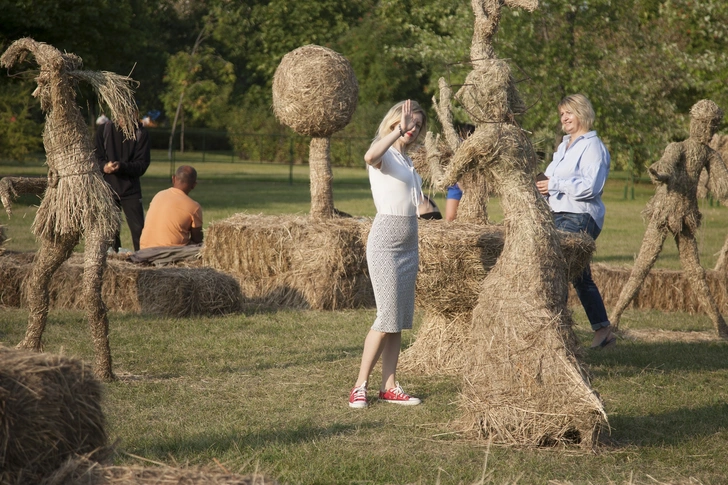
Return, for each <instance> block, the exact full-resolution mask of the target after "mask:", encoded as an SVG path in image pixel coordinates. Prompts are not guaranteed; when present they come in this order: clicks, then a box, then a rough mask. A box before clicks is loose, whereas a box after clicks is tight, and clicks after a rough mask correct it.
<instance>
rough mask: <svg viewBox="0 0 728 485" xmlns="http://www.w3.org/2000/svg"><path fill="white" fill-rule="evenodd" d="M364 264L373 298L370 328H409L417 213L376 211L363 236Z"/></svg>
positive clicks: (415, 265) (392, 330)
mask: <svg viewBox="0 0 728 485" xmlns="http://www.w3.org/2000/svg"><path fill="white" fill-rule="evenodd" d="M367 264H368V266H369V277H370V278H371V280H372V287H373V288H374V299H375V300H376V302H377V319H376V320H375V321H374V325H372V330H376V331H379V332H386V333H397V332H401V331H402V330H404V329H410V328H412V318H413V316H414V311H415V283H416V280H417V270H418V268H419V252H418V247H417V217H416V216H392V215H387V214H377V216H376V217H375V218H374V223H373V224H372V230H371V232H370V233H369V239H368V240H367Z"/></svg>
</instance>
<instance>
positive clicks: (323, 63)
mask: <svg viewBox="0 0 728 485" xmlns="http://www.w3.org/2000/svg"><path fill="white" fill-rule="evenodd" d="M358 96H359V84H358V83H357V81H356V77H355V76H354V70H353V69H352V68H351V64H349V61H347V60H346V59H345V58H344V57H343V56H342V55H340V54H338V53H336V52H334V51H332V50H331V49H327V48H325V47H321V46H317V45H305V46H303V47H299V48H298V49H296V50H294V51H291V52H289V53H288V54H286V55H285V56H283V59H282V60H281V63H280V64H279V65H278V68H277V69H276V72H275V75H274V77H273V113H275V115H276V118H278V120H279V121H280V122H281V123H283V124H285V125H286V126H288V127H290V128H291V129H292V130H293V131H295V132H296V133H298V134H301V135H306V136H312V137H317V138H327V137H329V136H331V135H332V134H334V133H336V132H337V131H339V130H341V129H342V128H344V127H345V126H346V125H347V124H348V123H349V121H351V117H352V115H353V114H354V111H355V110H356V104H357V98H358Z"/></svg>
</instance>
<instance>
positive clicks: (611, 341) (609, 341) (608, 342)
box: [589, 332, 617, 350]
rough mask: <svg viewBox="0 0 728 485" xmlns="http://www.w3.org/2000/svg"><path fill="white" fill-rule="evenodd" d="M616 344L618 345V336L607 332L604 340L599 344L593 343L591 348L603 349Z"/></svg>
mask: <svg viewBox="0 0 728 485" xmlns="http://www.w3.org/2000/svg"><path fill="white" fill-rule="evenodd" d="M615 345H617V336H616V335H614V334H613V333H611V332H610V333H609V334H607V336H606V337H604V340H602V341H601V342H600V343H598V344H597V345H592V346H591V347H589V348H590V349H591V350H602V349H608V348H611V347H614V346H615Z"/></svg>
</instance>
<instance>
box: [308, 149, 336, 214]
mask: <svg viewBox="0 0 728 485" xmlns="http://www.w3.org/2000/svg"><path fill="white" fill-rule="evenodd" d="M330 150H331V140H330V139H329V138H312V139H311V145H310V147H309V159H308V164H309V167H310V170H311V217H313V218H314V219H328V218H331V217H333V216H334V193H333V190H332V188H331V181H332V180H333V175H332V173H331V160H330Z"/></svg>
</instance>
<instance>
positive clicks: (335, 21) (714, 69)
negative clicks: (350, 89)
mask: <svg viewBox="0 0 728 485" xmlns="http://www.w3.org/2000/svg"><path fill="white" fill-rule="evenodd" d="M0 9H2V11H3V28H2V31H1V32H0V44H2V46H4V47H5V46H7V45H8V43H9V42H10V41H12V40H15V39H16V38H18V37H21V36H25V35H30V36H33V37H34V38H36V39H37V40H40V41H44V42H49V43H52V44H53V45H55V46H56V47H58V48H60V49H66V50H68V51H71V52H75V53H77V54H78V55H80V56H81V57H83V59H84V62H85V65H86V67H87V68H89V69H104V70H112V71H116V72H120V73H128V72H129V71H131V69H132V67H134V66H136V67H134V73H133V77H134V78H135V79H138V80H139V81H140V82H141V84H140V87H139V90H138V100H139V102H140V105H141V107H142V110H144V109H152V108H155V107H157V104H161V103H162V102H164V106H165V115H166V117H167V119H171V118H172V117H173V116H174V111H171V112H170V109H171V107H172V104H173V103H171V101H170V99H171V98H173V97H174V95H173V91H174V89H173V86H175V85H177V86H182V85H185V84H184V83H189V86H190V89H191V92H192V94H191V96H192V97H193V98H194V99H196V102H194V103H192V104H191V105H189V109H190V111H189V112H188V117H187V118H188V120H190V121H192V122H194V123H196V124H202V125H205V126H219V125H220V124H221V120H222V119H223V118H225V117H226V116H227V118H228V120H227V125H228V126H229V127H231V128H233V127H234V128H235V129H237V130H238V131H239V130H240V129H241V128H246V129H248V128H249V129H254V128H255V127H258V128H257V129H258V130H272V129H273V128H274V127H276V126H277V125H276V123H275V120H274V119H273V115H272V113H271V111H270V104H271V89H270V88H271V82H272V78H273V73H274V72H275V69H276V67H277V66H278V63H279V62H280V60H281V59H282V57H283V56H284V55H285V54H286V53H288V52H290V51H291V50H293V49H295V48H297V47H300V46H302V45H305V44H318V45H323V46H326V47H330V48H332V49H334V50H336V51H338V52H341V53H342V54H343V55H344V56H345V57H347V58H348V59H349V60H350V62H351V64H352V67H353V68H354V72H355V73H356V76H357V79H358V81H359V85H360V89H359V93H360V99H359V108H358V110H357V113H356V114H355V116H354V119H353V120H352V123H351V125H350V127H347V130H346V133H347V134H355V135H361V136H371V135H372V133H373V130H374V129H375V128H376V124H377V123H378V118H380V117H381V116H382V115H383V114H384V112H385V111H386V109H387V108H389V106H390V105H391V104H393V103H394V102H396V101H399V100H401V99H405V98H413V99H417V100H418V101H420V102H421V103H423V104H424V105H425V106H427V105H429V103H430V98H431V97H432V96H433V95H435V94H436V92H437V80H438V78H439V77H441V76H443V77H445V78H446V79H448V81H449V82H450V83H451V84H453V85H456V86H457V85H458V84H460V83H462V82H463V79H464V76H465V74H467V72H468V71H469V70H470V67H469V65H468V63H467V60H468V51H469V46H470V40H471V35H472V28H473V18H472V12H471V10H470V2H467V1H463V0H378V1H377V0H348V1H346V2H343V1H341V0H316V1H314V0H299V1H296V2H290V1H288V0H266V1H264V0H247V1H245V2H241V1H239V0H187V1H184V2H183V1H180V0H147V1H145V0H116V1H110V0H84V1H82V0H53V1H51V0H0ZM213 20H214V22H213V23H212V24H211V25H214V28H213V29H212V30H211V35H210V37H209V39H207V40H206V41H205V50H204V52H205V56H206V58H207V59H208V61H209V62H208V61H206V63H203V64H204V65H200V66H199V71H197V72H195V73H193V74H194V75H193V76H192V77H193V78H194V80H193V79H192V78H185V76H183V73H184V72H185V69H184V68H183V66H185V65H186V64H189V61H190V59H189V58H186V57H185V56H186V55H188V54H185V52H190V50H189V47H190V46H192V45H193V43H194V39H195V35H196V34H197V32H199V31H200V24H201V23H203V24H207V23H210V22H211V21H213ZM727 40H728V2H725V1H724V0H622V1H619V2H617V1H614V0H581V1H580V2H573V1H571V0H541V2H540V5H539V8H538V9H537V10H536V11H535V12H533V13H529V12H526V11H523V10H519V9H509V8H504V9H503V16H502V20H501V24H500V29H499V32H498V34H497V36H496V38H495V49H496V52H497V53H498V55H499V56H500V57H502V58H506V59H509V61H510V62H511V65H512V69H513V72H514V73H515V74H516V77H517V78H518V79H519V80H520V81H521V82H520V83H519V89H520V91H521V93H522V94H523V96H524V98H525V99H526V100H527V103H528V105H529V107H530V108H529V110H528V112H527V113H526V114H525V115H523V117H522V118H521V120H520V121H521V123H522V125H523V127H524V128H525V129H527V130H529V131H531V132H532V133H533V140H534V143H536V145H537V147H538V148H539V149H540V151H542V152H543V153H544V154H545V156H547V157H548V156H550V152H551V150H552V149H553V144H554V140H555V139H556V138H557V137H558V136H559V134H560V129H559V124H558V117H557V114H556V104H557V103H558V100H559V99H560V98H561V97H562V96H564V95H566V94H569V93H574V92H582V93H584V94H585V95H587V97H589V98H590V99H591V101H592V103H593V104H594V107H595V109H596V112H597V125H596V129H597V130H598V131H599V133H600V135H601V136H602V137H603V139H604V140H605V142H606V143H607V145H608V146H609V148H610V151H611V152H612V155H613V160H614V165H615V166H616V167H634V170H635V171H637V170H639V169H640V167H642V166H644V165H645V164H647V163H649V162H651V161H653V160H654V159H656V158H657V157H658V156H659V153H660V152H661V151H662V149H663V148H664V146H665V144H666V143H667V142H668V141H670V140H674V139H679V138H682V137H684V136H685V135H686V130H687V112H688V110H689V108H690V106H691V105H692V104H693V103H695V102H696V101H698V100H699V99H702V98H710V99H712V100H714V101H715V102H717V103H718V104H719V105H720V106H722V107H723V108H724V109H728V91H727V90H726V89H725V86H726V82H727V81H728V52H727V51H726V49H725V43H726V41H727ZM168 59H169V62H168ZM223 59H224V61H223ZM165 67H166V72H165ZM203 80H204V81H203ZM8 84H9V82H8V80H7V79H5V80H3V81H0V89H4V87H6V86H7V85H8ZM457 118H461V121H464V118H465V117H464V114H463V113H459V114H458V113H456V119H457Z"/></svg>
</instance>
